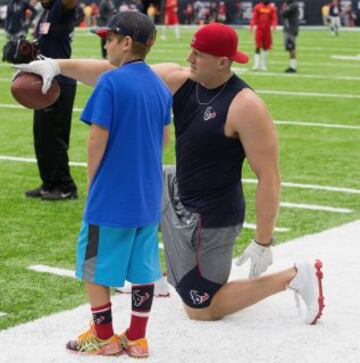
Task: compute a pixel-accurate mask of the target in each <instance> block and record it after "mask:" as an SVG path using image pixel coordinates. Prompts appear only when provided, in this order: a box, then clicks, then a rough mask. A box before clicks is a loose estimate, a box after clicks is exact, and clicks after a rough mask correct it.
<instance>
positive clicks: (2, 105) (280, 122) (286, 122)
mask: <svg viewBox="0 0 360 363" xmlns="http://www.w3.org/2000/svg"><path fill="white" fill-rule="evenodd" d="M0 108H10V109H24V110H26V108H25V107H23V106H20V105H14V104H8V103H0ZM73 111H74V112H82V111H83V109H82V108H77V107H75V108H73ZM274 122H275V124H277V125H295V126H305V127H324V128H330V129H331V128H334V129H352V130H360V126H357V125H346V124H328V123H323V122H308V121H290V120H275V121H274Z"/></svg>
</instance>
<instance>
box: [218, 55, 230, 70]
mask: <svg viewBox="0 0 360 363" xmlns="http://www.w3.org/2000/svg"><path fill="white" fill-rule="evenodd" d="M229 64H230V60H229V58H227V57H221V58H220V62H219V65H220V67H221V68H226V67H227V66H228V65H229Z"/></svg>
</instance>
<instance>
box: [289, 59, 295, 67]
mask: <svg viewBox="0 0 360 363" xmlns="http://www.w3.org/2000/svg"><path fill="white" fill-rule="evenodd" d="M290 68H292V69H296V59H290Z"/></svg>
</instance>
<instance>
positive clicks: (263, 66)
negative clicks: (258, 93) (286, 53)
mask: <svg viewBox="0 0 360 363" xmlns="http://www.w3.org/2000/svg"><path fill="white" fill-rule="evenodd" d="M266 55H267V52H266V50H263V49H262V50H261V69H263V70H265V69H266Z"/></svg>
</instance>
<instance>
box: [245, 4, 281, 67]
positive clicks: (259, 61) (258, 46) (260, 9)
mask: <svg viewBox="0 0 360 363" xmlns="http://www.w3.org/2000/svg"><path fill="white" fill-rule="evenodd" d="M276 27H277V14H276V7H275V5H274V4H273V3H270V1H269V0H261V2H260V3H259V4H257V5H255V7H254V10H253V17H252V19H251V20H250V31H253V30H254V28H256V30H255V57H254V66H253V70H255V71H257V70H262V71H266V70H267V65H266V63H267V62H266V57H267V51H268V50H269V49H271V47H272V36H271V28H272V29H273V31H274V32H275V31H276Z"/></svg>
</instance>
